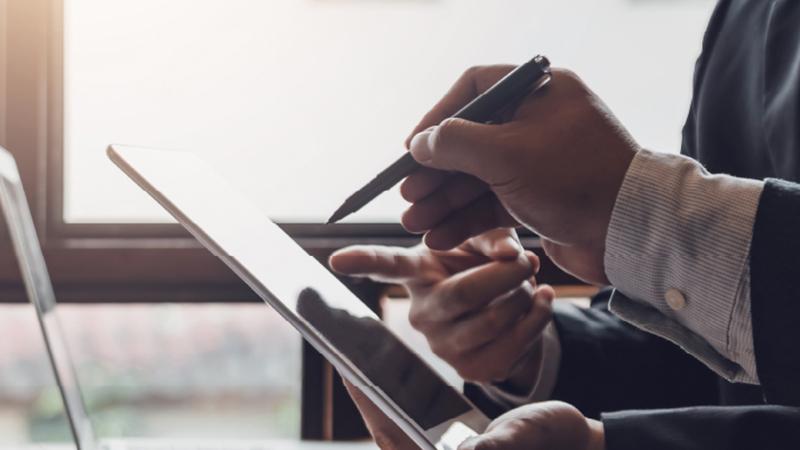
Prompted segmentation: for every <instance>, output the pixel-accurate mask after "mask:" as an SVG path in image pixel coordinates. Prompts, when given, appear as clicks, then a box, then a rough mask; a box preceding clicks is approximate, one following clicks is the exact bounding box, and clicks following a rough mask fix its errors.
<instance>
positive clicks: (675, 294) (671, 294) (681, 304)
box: [664, 288, 686, 311]
mask: <svg viewBox="0 0 800 450" xmlns="http://www.w3.org/2000/svg"><path fill="white" fill-rule="evenodd" d="M664 298H665V299H666V301H667V305H669V307H670V308H672V310H673V311H680V310H682V309H683V308H686V297H685V296H684V295H683V293H682V292H681V291H679V290H677V289H675V288H672V289H668V290H667V293H666V294H665V295H664Z"/></svg>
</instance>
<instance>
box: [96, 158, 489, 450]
mask: <svg viewBox="0 0 800 450" xmlns="http://www.w3.org/2000/svg"><path fill="white" fill-rule="evenodd" d="M108 156H109V158H110V159H111V160H112V161H113V162H114V163H115V164H116V165H117V166H119V168H120V169H122V171H123V172H124V173H125V174H126V175H127V176H128V177H130V178H131V179H132V180H133V181H134V182H136V183H137V184H138V185H139V186H140V187H141V188H142V189H144V190H145V191H147V192H148V193H149V194H150V195H151V196H152V197H153V198H154V199H155V200H156V201H157V202H158V203H160V204H161V206H162V207H164V208H165V209H166V210H167V211H168V212H169V213H170V214H172V216H174V217H175V219H177V221H178V222H179V223H180V224H181V225H183V227H184V228H186V229H187V230H188V231H189V232H190V233H191V234H192V235H193V236H194V237H195V238H197V240H198V241H200V243H201V244H202V245H203V246H204V247H206V248H207V249H208V250H210V251H211V252H212V253H213V254H214V255H216V256H217V257H219V258H220V259H221V260H222V261H223V262H224V263H225V264H226V265H227V266H228V267H230V268H231V269H232V270H233V272H235V273H236V275H238V276H239V277H240V278H241V279H242V280H243V281H244V282H245V283H247V285H248V286H250V288H251V289H253V291H254V292H255V293H256V294H258V295H259V296H260V297H261V298H262V299H263V300H264V301H265V302H266V303H267V304H269V305H270V306H272V307H273V308H274V309H275V310H276V311H278V313H279V314H280V315H281V316H283V318H284V319H286V320H287V321H288V322H289V323H290V324H292V326H294V327H295V328H296V329H297V330H298V331H299V332H300V334H302V335H303V337H304V338H305V339H306V340H307V341H308V342H309V343H311V345H313V346H314V347H315V348H316V349H317V350H318V351H319V352H320V353H321V354H322V355H323V356H325V358H326V359H328V361H330V362H331V364H332V365H333V366H334V367H335V368H336V369H337V370H338V371H339V372H340V373H341V374H342V376H344V377H345V378H346V379H347V380H349V381H350V382H351V383H353V384H354V385H355V386H357V387H358V388H360V389H361V390H362V391H363V392H364V394H365V395H366V396H367V397H368V398H369V399H370V400H372V401H373V402H374V403H375V405H377V406H378V407H379V408H380V409H381V410H382V411H383V412H384V413H385V414H386V415H387V416H388V417H389V418H390V419H391V420H393V421H394V422H395V423H396V424H397V425H398V426H399V427H400V428H401V429H402V430H403V431H405V433H406V434H408V436H409V437H410V438H411V439H412V440H413V441H414V442H415V443H416V444H417V445H418V446H419V447H420V448H423V449H453V450H455V449H456V447H458V445H459V444H460V443H461V442H463V441H464V440H466V439H467V438H469V437H471V436H474V435H475V433H480V432H482V431H484V430H485V429H486V427H487V426H488V424H489V419H488V418H487V417H486V416H485V415H483V414H482V413H481V412H480V411H479V410H478V409H477V408H476V407H475V406H474V405H473V404H472V403H470V401H469V400H468V399H467V398H465V397H464V396H463V395H462V394H461V393H459V392H458V391H456V390H455V389H453V387H451V386H450V385H448V384H447V383H446V382H445V381H444V380H443V379H442V378H441V377H440V376H439V375H438V374H437V373H436V372H435V371H434V370H433V369H432V368H431V367H430V366H428V365H427V364H426V363H425V362H423V360H422V359H421V358H420V357H419V356H418V355H417V354H416V353H415V352H414V351H413V350H411V349H410V348H408V347H407V346H406V345H405V344H404V343H403V342H402V341H401V340H400V339H399V338H397V337H396V336H395V335H394V334H393V333H392V332H391V331H389V329H388V328H386V327H385V326H384V324H383V323H382V322H381V321H380V319H379V318H378V316H377V315H376V314H375V313H374V312H372V310H370V309H369V308H368V307H367V306H366V305H365V304H364V303H363V302H361V300H359V299H358V297H356V296H355V295H354V294H353V293H351V292H350V290H349V289H347V287H346V286H345V285H343V284H342V283H341V282H340V281H339V280H338V279H337V278H336V277H335V276H333V275H332V274H331V273H330V272H329V271H328V269H327V268H326V267H325V266H323V265H322V264H320V263H319V262H318V261H317V260H316V259H315V258H313V257H312V256H310V255H309V254H308V253H306V251H305V250H303V248H302V247H300V246H299V245H298V244H297V243H296V242H295V241H294V240H292V238H291V237H289V235H287V234H286V233H285V232H284V231H283V230H281V229H280V228H279V227H278V226H277V225H276V224H275V223H273V222H272V221H271V220H270V219H269V218H268V217H267V215H266V214H265V213H264V212H263V211H262V209H261V208H259V207H256V206H255V205H254V204H252V203H251V202H249V201H248V200H247V199H245V197H244V196H243V195H242V194H241V193H239V192H237V191H236V190H235V189H234V188H233V187H232V186H231V185H229V184H228V183H227V182H226V181H225V180H224V179H223V178H222V177H221V176H220V175H219V174H217V173H216V172H215V170H214V169H213V168H212V167H211V166H210V165H209V164H207V163H206V162H205V161H203V160H202V159H201V158H200V157H198V156H196V155H194V154H192V153H190V152H181V151H170V150H153V149H145V148H136V147H126V146H117V145H112V146H111V147H109V149H108ZM267 201H268V200H267Z"/></svg>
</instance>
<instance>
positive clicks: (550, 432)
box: [458, 402, 605, 450]
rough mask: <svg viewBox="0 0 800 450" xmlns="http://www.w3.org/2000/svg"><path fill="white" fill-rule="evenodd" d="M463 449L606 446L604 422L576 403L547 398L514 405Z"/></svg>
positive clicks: (585, 449)
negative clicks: (590, 415)
mask: <svg viewBox="0 0 800 450" xmlns="http://www.w3.org/2000/svg"><path fill="white" fill-rule="evenodd" d="M458 449H459V450H517V449H519V450H523V449H524V450H604V449H605V433H604V430H603V423H602V422H599V421H597V420H591V419H587V418H585V417H584V416H583V414H581V412H580V411H578V410H577V409H576V408H575V407H574V406H572V405H568V404H566V403H561V402H544V403H534V404H531V405H525V406H522V407H520V408H517V409H513V410H511V411H509V412H507V413H505V414H503V415H502V416H500V417H498V418H497V419H495V420H494V421H493V422H492V423H491V425H489V428H488V429H487V430H486V432H484V433H483V434H482V435H480V436H478V437H475V438H472V439H469V440H467V441H466V442H464V443H463V444H461V445H460V446H459V447H458Z"/></svg>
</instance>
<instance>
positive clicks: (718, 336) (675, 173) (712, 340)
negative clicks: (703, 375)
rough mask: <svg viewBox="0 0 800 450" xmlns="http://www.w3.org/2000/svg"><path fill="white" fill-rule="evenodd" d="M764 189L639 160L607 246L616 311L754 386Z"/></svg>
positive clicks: (676, 159) (689, 163) (643, 156)
mask: <svg viewBox="0 0 800 450" xmlns="http://www.w3.org/2000/svg"><path fill="white" fill-rule="evenodd" d="M762 190H763V182H760V181H753V180H746V179H741V178H734V177H731V176H727V175H711V174H709V173H708V172H706V171H705V169H703V167H702V166H700V165H699V164H698V163H697V162H696V161H694V160H692V159H689V158H686V157H683V156H679V155H668V154H658V153H652V152H648V151H641V152H639V153H638V154H637V155H636V157H634V159H633V161H632V162H631V166H630V168H629V169H628V172H627V174H626V175H625V180H624V181H623V184H622V187H621V188H620V192H619V194H618V196H617V201H616V204H615V206H614V211H613V213H612V216H611V222H610V224H609V229H608V235H607V238H606V252H605V267H606V275H607V276H608V278H609V280H610V281H611V282H612V284H613V285H614V287H616V288H617V289H618V292H621V293H622V294H624V295H619V294H617V295H614V297H613V298H612V300H611V304H610V309H611V311H612V312H614V313H615V314H617V315H618V316H620V317H621V318H622V319H624V320H626V321H628V322H630V323H632V324H634V325H636V326H638V327H639V328H642V329H644V330H646V331H649V332H651V333H654V334H657V335H659V336H661V337H664V338H666V339H668V340H670V341H673V342H675V343H676V344H678V345H680V346H681V347H682V348H683V349H684V350H686V351H687V352H689V353H691V354H692V355H694V356H695V357H697V358H698V359H700V360H701V361H703V362H704V363H705V364H706V365H708V366H709V367H710V368H711V369H713V370H714V371H715V372H717V373H718V374H720V375H721V376H723V377H724V378H725V379H727V380H729V381H735V382H748V383H757V382H758V377H757V375H756V369H755V357H754V354H753V336H752V324H751V318H750V281H749V265H748V259H749V253H750V241H751V238H752V232H753V223H754V221H755V216H756V211H757V208H758V202H759V199H760V196H761V191H762Z"/></svg>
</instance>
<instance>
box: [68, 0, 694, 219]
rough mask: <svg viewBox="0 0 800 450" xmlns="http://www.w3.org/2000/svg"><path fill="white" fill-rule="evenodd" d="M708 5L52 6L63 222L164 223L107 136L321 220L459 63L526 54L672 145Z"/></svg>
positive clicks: (237, 1)
mask: <svg viewBox="0 0 800 450" xmlns="http://www.w3.org/2000/svg"><path fill="white" fill-rule="evenodd" d="M708 5H709V2H707V1H706V2H703V1H700V2H681V3H679V4H678V5H677V6H676V5H674V4H670V3H667V2H645V1H638V2H631V1H627V0H625V1H623V0H616V1H615V0H606V1H603V2H597V1H580V0H573V1H560V2H551V1H531V0H515V1H512V2H508V3H505V4H503V5H502V6H501V5H498V6H497V7H492V6H489V5H487V4H485V3H480V2H458V1H429V0H428V1H426V0H423V1H377V2H352V1H322V0H317V1H314V0H304V1H297V0H273V1H269V2H263V1H254V0H224V1H223V0H212V1H203V2H197V1H193V0H171V1H169V2H164V1H158V0H143V1H135V2H132V1H127V0H124V1H123V0H112V1H109V0H94V1H90V0H64V46H63V48H64V90H63V92H64V117H63V118H64V175H65V178H64V181H65V183H64V220H66V221H67V222H119V221H160V220H163V219H164V217H165V214H164V213H163V212H162V211H161V210H160V208H159V207H158V206H156V205H154V203H153V202H152V201H151V200H150V199H149V198H148V197H147V196H146V195H143V194H142V193H141V192H140V191H139V189H138V188H136V187H134V186H133V185H132V184H131V183H130V182H129V180H127V179H126V178H124V177H123V176H122V175H120V174H119V173H118V171H117V170H116V169H115V168H113V167H111V165H110V164H109V163H108V161H107V160H106V157H105V154H104V149H105V147H106V146H107V145H108V144H109V143H112V142H115V143H133V144H139V145H145V146H154V147H165V148H183V149H190V150H195V151H198V152H201V153H203V154H205V156H206V157H208V158H210V159H212V160H213V161H214V162H215V165H216V166H217V167H219V168H221V170H222V171H224V172H225V173H226V174H228V175H229V176H230V179H231V180H234V181H235V182H236V183H237V184H238V185H239V186H240V187H241V189H242V191H243V192H247V193H249V194H250V195H251V196H252V197H253V198H254V199H255V200H256V203H257V204H260V205H262V206H263V208H264V209H265V210H267V211H268V212H269V213H270V214H271V215H272V216H273V217H274V218H276V219H278V220H280V221H282V222H311V223H313V222H317V223H318V222H321V221H324V219H326V218H327V216H328V215H329V214H330V213H331V212H333V210H334V209H336V207H337V206H338V204H339V203H340V202H341V201H342V200H343V199H344V198H346V197H347V195H348V194H350V193H351V192H352V191H353V190H354V189H355V188H357V187H360V185H361V184H362V183H363V182H365V181H368V180H369V178H370V177H371V175H372V174H374V173H377V172H378V170H379V169H381V168H383V167H385V166H386V165H387V164H388V163H389V162H391V161H393V160H394V159H395V158H397V157H398V156H399V155H400V154H401V152H402V151H403V150H402V145H401V144H402V141H403V139H404V137H405V135H406V134H407V133H408V132H409V130H410V129H411V128H412V127H413V125H414V124H415V121H416V120H417V119H418V118H419V117H420V115H421V114H422V113H423V112H424V111H425V110H426V109H427V108H428V107H429V106H430V105H431V104H432V102H433V101H434V100H435V99H437V98H438V97H439V96H440V95H441V94H442V93H443V92H444V91H445V89H446V88H447V87H448V86H449V85H450V84H451V83H452V82H453V81H454V79H455V78H456V77H457V76H458V75H459V74H460V73H461V71H463V70H464V69H465V68H466V67H469V66H470V65H473V64H476V63H493V62H498V61H508V62H522V61H525V60H527V59H529V58H530V57H532V56H533V55H534V54H535V53H537V52H543V53H545V54H547V55H548V56H550V58H551V59H552V60H553V62H554V64H556V65H560V66H567V67H571V68H574V69H575V70H576V71H577V72H578V73H580V74H581V75H582V76H583V77H585V78H586V80H587V81H588V82H589V84H590V86H593V87H594V88H595V89H596V90H597V91H598V92H599V93H600V94H601V96H603V97H604V98H605V99H606V100H607V101H608V102H609V103H610V104H611V106H612V107H613V109H614V110H615V111H617V113H618V114H619V115H620V116H621V118H622V119H623V121H624V122H625V123H626V124H628V125H629V126H630V127H631V129H632V131H633V132H634V134H635V135H636V136H637V137H638V138H639V139H640V140H641V141H642V142H643V143H645V144H646V145H647V146H649V147H651V148H657V149H662V150H668V151H677V150H678V148H679V147H678V144H679V142H678V139H677V137H678V133H679V130H680V125H681V124H682V121H683V120H684V116H685V111H686V106H687V101H688V93H689V92H690V77H691V72H692V65H693V61H694V57H695V56H696V53H697V50H698V48H699V44H700V41H699V32H700V30H701V29H702V27H703V26H704V22H705V20H706V16H707V10H708ZM675 30H681V32H680V33H676V32H675ZM667 65H668V66H669V67H670V68H671V70H664V67H665V66H667ZM652 86H658V87H659V88H658V89H652ZM640 99H647V101H644V102H643V101H640ZM642 105H645V107H642ZM403 207H404V206H403V202H402V200H401V199H399V196H398V195H397V194H396V193H392V194H389V195H386V196H384V197H383V198H381V199H379V200H378V201H377V202H376V203H375V204H374V205H370V208H369V209H367V210H365V211H363V212H362V213H360V214H358V215H357V216H356V217H355V218H354V220H356V221H359V222H395V221H396V218H397V217H398V216H399V214H400V213H401V212H402V209H403Z"/></svg>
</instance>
